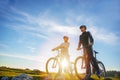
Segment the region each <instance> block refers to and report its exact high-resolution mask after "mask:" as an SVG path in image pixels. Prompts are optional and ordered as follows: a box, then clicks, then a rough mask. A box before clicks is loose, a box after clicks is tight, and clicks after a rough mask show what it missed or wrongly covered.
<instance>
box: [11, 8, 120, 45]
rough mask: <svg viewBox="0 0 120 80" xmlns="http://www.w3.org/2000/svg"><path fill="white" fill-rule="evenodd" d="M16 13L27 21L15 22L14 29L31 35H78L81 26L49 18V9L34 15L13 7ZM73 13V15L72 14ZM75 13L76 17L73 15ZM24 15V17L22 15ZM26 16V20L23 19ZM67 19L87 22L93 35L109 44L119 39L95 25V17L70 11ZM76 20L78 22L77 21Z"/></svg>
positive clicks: (68, 21)
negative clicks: (63, 23) (64, 23)
mask: <svg viewBox="0 0 120 80" xmlns="http://www.w3.org/2000/svg"><path fill="white" fill-rule="evenodd" d="M11 10H13V12H14V13H16V14H19V15H20V16H16V17H15V16H14V17H15V18H14V19H18V20H19V21H22V22H24V23H26V24H25V25H23V24H22V25H21V24H15V25H16V26H15V25H14V26H13V25H11V28H12V29H15V30H17V31H20V32H24V33H26V34H29V35H31V36H36V37H41V38H44V39H48V40H49V37H50V36H53V35H56V33H57V35H59V34H62V35H63V34H65V35H70V36H76V35H78V34H79V33H80V32H79V28H78V27H77V26H73V25H71V24H69V25H61V24H60V23H58V22H56V21H55V20H54V19H49V16H50V15H48V14H49V11H45V12H43V13H42V14H40V15H37V16H32V15H30V14H28V13H26V12H23V11H20V10H18V9H16V8H13V7H11ZM71 14H72V15H71ZM73 15H74V17H73ZM21 16H22V17H21ZM22 18H24V20H23V19H22ZM65 21H66V22H67V23H71V22H73V24H76V25H78V24H79V23H84V24H87V25H88V26H89V27H88V30H90V31H91V33H92V34H93V36H94V37H95V39H96V41H97V40H98V41H101V42H104V43H107V44H114V43H115V42H116V41H118V40H119V36H117V35H116V34H115V33H113V32H111V31H108V30H105V29H103V28H102V27H99V25H98V26H94V21H95V19H94V17H86V16H85V15H83V14H82V15H78V14H75V13H73V12H72V13H69V12H68V16H67V17H66V19H65ZM75 21H76V22H75Z"/></svg>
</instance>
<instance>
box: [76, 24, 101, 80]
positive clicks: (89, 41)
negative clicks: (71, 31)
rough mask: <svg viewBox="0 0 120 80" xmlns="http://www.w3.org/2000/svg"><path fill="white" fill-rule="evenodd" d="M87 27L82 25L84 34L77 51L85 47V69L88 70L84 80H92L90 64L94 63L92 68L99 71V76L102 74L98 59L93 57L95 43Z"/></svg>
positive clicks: (81, 36)
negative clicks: (90, 79)
mask: <svg viewBox="0 0 120 80" xmlns="http://www.w3.org/2000/svg"><path fill="white" fill-rule="evenodd" d="M86 29H87V28H86V26H85V25H81V26H80V30H81V32H82V34H81V35H80V37H79V43H78V48H77V50H80V49H81V46H82V47H83V53H84V57H85V68H86V76H85V78H84V80H87V79H89V78H90V75H91V72H90V62H92V66H93V67H94V68H95V70H96V71H97V75H99V74H100V71H99V67H98V64H97V62H96V59H95V58H94V57H93V49H92V45H93V43H94V39H93V37H92V35H91V33H90V32H89V31H86Z"/></svg>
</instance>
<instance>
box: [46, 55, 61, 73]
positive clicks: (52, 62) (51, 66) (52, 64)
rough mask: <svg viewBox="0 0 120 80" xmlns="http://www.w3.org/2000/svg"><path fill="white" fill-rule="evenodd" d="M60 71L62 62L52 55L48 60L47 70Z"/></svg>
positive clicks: (51, 71)
mask: <svg viewBox="0 0 120 80" xmlns="http://www.w3.org/2000/svg"><path fill="white" fill-rule="evenodd" d="M59 71H60V64H59V63H58V60H57V59H56V58H55V57H52V58H50V59H48V60H47V62H46V72H47V73H48V74H49V73H58V72H59Z"/></svg>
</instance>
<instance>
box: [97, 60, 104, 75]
mask: <svg viewBox="0 0 120 80" xmlns="http://www.w3.org/2000/svg"><path fill="white" fill-rule="evenodd" d="M97 63H98V66H99V69H100V72H101V73H100V76H101V77H105V76H106V69H105V66H104V64H103V63H102V62H100V61H97Z"/></svg>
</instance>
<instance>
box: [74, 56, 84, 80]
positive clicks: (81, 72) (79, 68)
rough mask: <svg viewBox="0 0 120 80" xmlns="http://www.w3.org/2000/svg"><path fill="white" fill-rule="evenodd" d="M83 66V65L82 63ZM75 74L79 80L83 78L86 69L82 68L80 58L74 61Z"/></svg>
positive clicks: (81, 59)
mask: <svg viewBox="0 0 120 80" xmlns="http://www.w3.org/2000/svg"><path fill="white" fill-rule="evenodd" d="M84 64H85V63H84ZM74 67H75V73H76V75H77V77H78V78H79V79H83V78H85V74H86V68H84V67H83V57H82V56H80V57H78V58H76V60H75V64H74Z"/></svg>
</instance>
